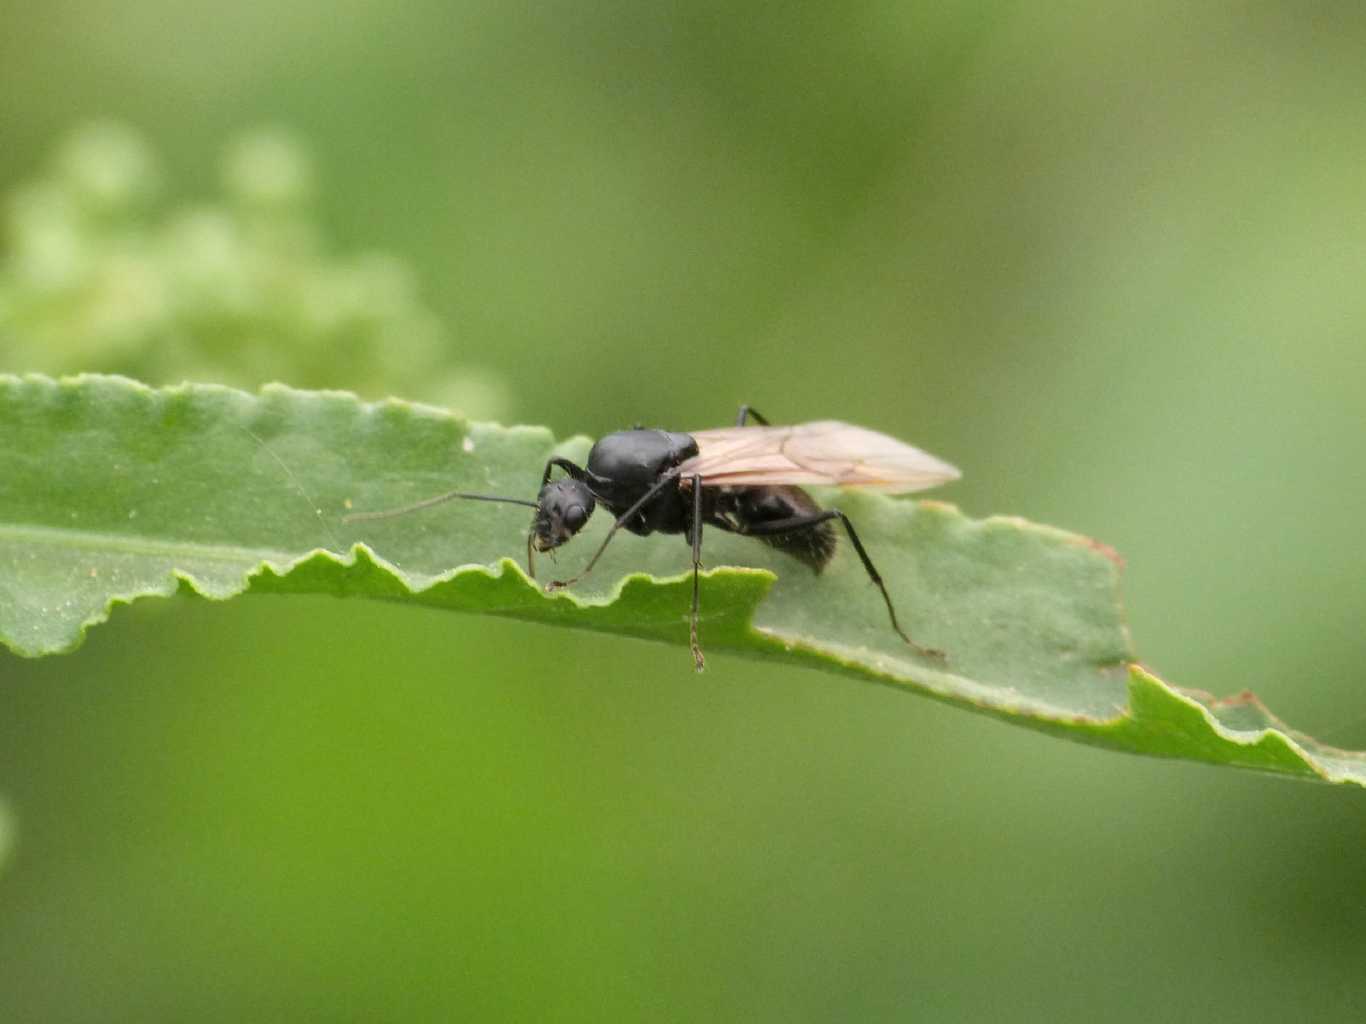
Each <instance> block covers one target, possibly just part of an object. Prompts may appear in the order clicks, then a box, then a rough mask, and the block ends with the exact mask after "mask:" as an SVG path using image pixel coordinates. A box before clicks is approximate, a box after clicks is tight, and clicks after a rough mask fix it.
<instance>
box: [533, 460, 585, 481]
mask: <svg viewBox="0 0 1366 1024" xmlns="http://www.w3.org/2000/svg"><path fill="white" fill-rule="evenodd" d="M556 466H558V467H559V468H560V469H562V470H564V472H565V475H566V476H568V477H570V478H572V479H574V480H582V479H583V478H584V475H585V474H584V471H583V467H582V466H578V465H575V464H574V463H572V462H570V461H569V460H568V459H562V458H560V457H559V456H558V455H557V456H555V457H554V458H553V459H551V460H550V461H549V462H547V463H546V464H545V472H544V473H542V474H541V486H542V487H544V486H545V485H546V484H548V483H550V471H551V470H552V469H554V468H555V467H556Z"/></svg>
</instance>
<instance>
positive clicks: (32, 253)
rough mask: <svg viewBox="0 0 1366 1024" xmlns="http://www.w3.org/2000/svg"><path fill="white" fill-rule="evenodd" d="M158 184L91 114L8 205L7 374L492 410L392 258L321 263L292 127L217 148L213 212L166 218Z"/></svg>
mask: <svg viewBox="0 0 1366 1024" xmlns="http://www.w3.org/2000/svg"><path fill="white" fill-rule="evenodd" d="M164 176H165V174H164V171H163V169H162V167H161V164H160V162H159V161H158V160H157V158H156V156H155V154H154V153H153V152H152V150H151V148H150V147H149V145H148V144H147V142H146V141H145V139H144V138H143V137H141V136H140V135H138V134H137V133H136V132H134V131H133V130H132V129H130V128H128V127H127V126H125V125H122V124H119V123H115V122H98V123H93V124H89V125H86V126H85V127H83V128H80V129H77V130H76V131H74V132H73V133H72V134H71V135H70V136H69V137H68V138H67V140H66V141H65V142H64V143H63V144H62V145H61V146H60V147H59V148H58V151H57V154H56V156H55V158H54V159H53V160H52V162H51V168H50V170H49V172H48V174H47V175H46V176H45V177H43V178H41V179H39V180H37V181H34V182H30V183H28V184H27V185H24V186H21V187H19V188H16V189H15V190H14V191H13V192H12V193H11V194H10V195H9V197H8V199H7V201H6V202H5V203H4V212H5V217H6V223H5V228H6V236H7V245H6V248H5V255H4V259H3V261H0V361H3V363H4V364H5V366H6V367H8V368H10V369H16V370H38V371H46V372H50V373H70V372H80V371H106V372H112V373H123V374H126V375H129V376H133V377H137V378H140V379H142V380H146V381H149V382H154V383H175V382H178V381H181V380H203V381H218V382H221V383H227V384H238V385H244V386H251V385H256V384H260V383H264V382H266V381H272V380H281V381H286V382H288V381H309V382H312V383H314V384H315V385H317V386H319V387H346V388H349V389H353V390H359V391H361V392H363V393H365V394H367V395H370V396H373V397H379V396H382V395H384V394H388V393H399V394H404V395H407V396H409V397H412V398H418V399H426V400H428V401H432V402H438V403H445V404H450V405H454V406H457V407H458V408H461V409H462V410H464V411H466V412H467V413H468V414H469V415H472V416H475V417H477V418H486V417H494V418H496V417H498V416H499V415H502V414H503V413H504V412H505V411H506V397H507V396H506V391H505V389H504V388H503V387H502V385H501V384H500V383H499V380H498V377H497V376H496V375H495V374H492V373H489V372H487V371H484V372H479V371H470V370H462V369H460V368H458V367H454V366H452V365H451V360H450V357H449V350H450V346H449V341H448V339H447V338H446V336H445V331H444V328H443V327H442V326H441V324H440V322H439V319H438V317H437V316H436V315H435V314H433V313H432V311H431V310H430V309H428V308H426V307H425V306H424V305H423V304H422V302H421V300H420V299H419V298H418V296H417V293H416V284H415V279H414V274H413V272H412V270H411V269H410V268H409V267H408V266H407V264H406V263H405V262H404V261H403V260H401V259H399V258H398V257H396V256H393V255H390V254H387V253H379V252H371V253H364V254H361V255H358V256H352V257H338V256H334V255H332V254H331V252H330V251H329V248H328V245H327V243H326V240H325V238H324V235H323V232H322V230H321V228H320V227H319V226H318V224H317V223H316V220H315V213H314V208H313V201H312V200H313V192H314V188H315V180H314V179H315V175H314V170H313V167H312V164H311V162H310V161H309V159H308V157H307V156H306V154H305V152H304V151H303V149H302V147H301V146H300V145H299V144H298V143H297V142H296V141H295V140H294V139H293V138H292V137H291V136H290V135H289V134H287V133H284V132H281V131H278V130H271V131H259V132H256V133H253V134H249V135H246V136H243V137H242V138H240V139H238V140H237V141H236V142H234V143H233V144H232V145H231V146H229V147H228V150H227V152H226V153H225V154H224V156H223V158H222V161H221V165H220V176H221V180H222V193H223V194H222V197H221V198H220V199H219V200H218V201H217V202H214V203H203V202H200V203H184V204H180V205H176V206H173V207H171V208H169V209H168V208H166V206H165V203H164V199H165V195H166V192H167V188H166V185H165V182H164V180H163V178H164Z"/></svg>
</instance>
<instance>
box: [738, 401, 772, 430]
mask: <svg viewBox="0 0 1366 1024" xmlns="http://www.w3.org/2000/svg"><path fill="white" fill-rule="evenodd" d="M748 419H756V420H758V421H759V422H760V423H761V424H762V425H763V426H765V427H766V426H768V425H769V424H768V420H766V419H764V418H763V417H762V416H760V415H759V414H758V413H757V412H755V411H754V410H753V409H751V408H750V407H749V406H747V405H742V406H740V412H739V414H738V415H737V416H736V417H735V425H736V426H737V427H743V426H744V425H745V421H746V420H748Z"/></svg>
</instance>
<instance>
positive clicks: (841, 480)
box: [678, 420, 961, 494]
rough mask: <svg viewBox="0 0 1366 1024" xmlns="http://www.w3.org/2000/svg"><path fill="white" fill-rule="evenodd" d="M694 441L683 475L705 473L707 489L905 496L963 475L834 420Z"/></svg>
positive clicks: (697, 434) (702, 434)
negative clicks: (829, 489) (821, 488)
mask: <svg viewBox="0 0 1366 1024" xmlns="http://www.w3.org/2000/svg"><path fill="white" fill-rule="evenodd" d="M692 437H693V438H695V439H696V441H697V446H698V448H699V449H700V450H699V452H698V454H697V455H694V456H693V457H692V458H691V459H688V460H687V461H686V462H684V463H683V464H682V465H681V466H679V467H678V469H679V473H680V475H682V476H693V475H700V476H701V477H702V482H703V484H705V485H706V486H708V487H729V486H760V485H778V484H795V485H798V486H801V485H803V484H809V485H820V484H824V485H828V486H835V487H860V488H864V489H866V490H872V491H883V492H885V493H887V494H905V493H907V492H909V491H923V490H925V489H927V488H930V487H936V486H938V485H939V484H943V483H948V482H949V481H950V480H957V479H958V477H959V476H960V475H961V474H960V473H959V472H958V470H957V469H955V468H954V467H953V466H950V465H949V464H948V463H947V462H943V461H941V460H939V459H936V458H935V457H934V456H933V455H930V454H929V453H928V452H922V451H921V450H920V449H919V448H913V447H911V446H910V445H908V444H902V443H901V442H900V441H898V440H896V439H895V438H892V437H888V436H887V435H886V434H879V433H878V432H877V431H875V430H865V429H864V428H863V427H855V426H851V425H850V424H848V423H840V422H838V421H836V420H822V421H820V422H818V423H802V424H799V425H798V426H795V427H730V428H726V429H723V430H697V431H693V432H692Z"/></svg>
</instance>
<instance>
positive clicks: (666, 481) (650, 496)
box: [545, 469, 678, 594]
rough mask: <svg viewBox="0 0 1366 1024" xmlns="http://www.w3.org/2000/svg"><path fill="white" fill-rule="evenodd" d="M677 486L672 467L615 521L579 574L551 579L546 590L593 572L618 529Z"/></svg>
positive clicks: (557, 588)
mask: <svg viewBox="0 0 1366 1024" xmlns="http://www.w3.org/2000/svg"><path fill="white" fill-rule="evenodd" d="M677 486H678V470H676V469H671V470H669V471H668V472H667V473H664V474H663V475H662V476H660V478H659V479H658V480H656V481H655V483H654V485H653V486H652V487H651V488H650V489H649V490H648V491H646V492H645V494H644V496H643V497H641V498H640V500H639V501H637V502H636V503H635V504H634V505H632V506H631V507H630V508H628V509H627V510H626V511H625V512H624V513H623V514H622V515H620V516H618V517H617V519H616V522H614V523H613V524H612V526H611V528H610V529H609V530H608V531H607V536H606V537H604V538H603V540H602V543H601V544H599V545H598V550H597V551H595V552H594V553H593V557H592V558H590V559H589V560H588V564H587V565H585V566H584V567H583V569H582V571H580V572H579V574H578V575H577V576H571V577H570V578H569V579H567V580H551V581H550V582H549V583H547V584H546V585H545V589H546V592H547V593H552V594H553V593H554V592H555V591H557V590H563V589H565V588H566V587H572V586H573V585H574V584H575V583H577V582H579V580H581V579H583V578H584V577H585V576H587V575H588V574H589V573H590V572H592V571H593V566H595V565H597V564H598V559H599V558H601V557H602V553H603V552H604V551H606V550H607V545H608V544H611V543H612V538H613V537H615V536H616V535H617V531H618V530H620V529H621V528H622V527H623V526H625V525H626V524H627V523H629V522H630V521H631V520H632V519H633V518H634V517H635V516H636V515H637V514H638V513H639V512H640V510H641V509H643V508H644V507H645V506H646V505H648V504H649V503H650V502H651V501H653V500H654V499H655V498H656V497H657V496H658V495H659V492H660V491H662V490H664V488H666V487H677Z"/></svg>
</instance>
